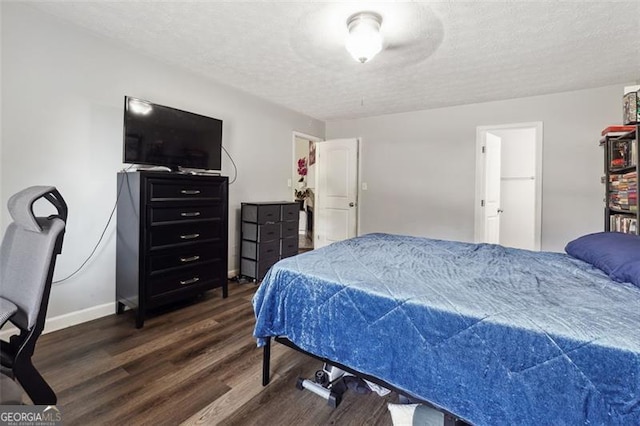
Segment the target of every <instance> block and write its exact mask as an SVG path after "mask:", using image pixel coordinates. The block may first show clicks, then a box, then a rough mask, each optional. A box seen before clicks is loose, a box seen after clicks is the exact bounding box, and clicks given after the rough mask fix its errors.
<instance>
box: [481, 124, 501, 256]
mask: <svg viewBox="0 0 640 426" xmlns="http://www.w3.org/2000/svg"><path fill="white" fill-rule="evenodd" d="M501 143H502V141H501V139H500V138H499V137H498V136H496V135H494V134H492V133H487V134H486V139H485V144H484V156H485V179H484V193H485V199H484V232H485V235H484V242H485V243H491V244H500V213H501V212H502V211H501V210H500V174H501V172H500V168H501V161H500V157H501V155H500V148H501Z"/></svg>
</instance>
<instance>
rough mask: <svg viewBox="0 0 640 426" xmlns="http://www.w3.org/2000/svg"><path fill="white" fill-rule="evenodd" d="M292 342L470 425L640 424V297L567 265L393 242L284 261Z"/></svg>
mask: <svg viewBox="0 0 640 426" xmlns="http://www.w3.org/2000/svg"><path fill="white" fill-rule="evenodd" d="M253 303H254V309H255V313H256V318H257V321H256V326H255V331H254V335H255V336H256V337H257V338H258V343H259V344H262V343H263V342H264V338H266V337H269V336H285V337H287V338H288V339H289V340H291V341H292V342H294V343H295V344H296V345H298V346H299V347H301V348H302V349H305V350H306V351H309V352H311V353H313V354H316V355H318V356H322V357H326V358H328V359H331V360H334V361H336V362H339V363H342V364H344V365H347V366H349V367H352V368H354V369H356V370H358V371H361V372H363V373H366V374H370V375H372V376H375V377H378V378H380V379H382V380H385V381H386V382H388V383H390V384H392V385H394V386H396V387H397V388H399V389H403V390H405V391H407V393H409V394H413V395H415V396H417V397H420V398H423V399H425V400H428V401H431V402H432V403H434V404H435V405H437V406H440V407H442V408H444V409H446V410H448V411H450V412H452V413H454V414H456V415H458V416H460V417H461V418H464V419H466V420H467V421H470V422H471V423H473V424H476V425H492V426H494V425H537V426H538V425H583V424H591V425H640V332H639V330H638V329H639V327H640V289H639V288H636V287H634V286H632V285H631V284H627V283H617V282H614V281H612V280H610V279H609V278H608V277H607V276H606V275H605V274H604V273H602V272H601V271H599V270H598V269H596V268H594V267H592V266H590V265H589V264H587V263H584V262H582V261H580V260H577V259H574V258H572V257H570V256H568V255H565V254H561V253H547V252H531V251H526V250H517V249H509V248H505V247H501V246H497V245H490V244H468V243H460V242H451V241H439V240H431V239H426V238H417V237H405V236H397V235H387V234H370V235H365V236H363V237H358V238H354V239H351V240H346V241H343V242H339V243H335V244H332V245H330V246H327V247H324V248H322V249H319V250H315V251H311V252H308V253H304V254H301V255H298V256H295V257H292V258H288V259H284V260H282V261H280V262H278V263H277V264H276V265H275V266H274V267H273V268H272V269H271V271H270V272H269V273H268V275H267V276H266V277H265V279H264V281H263V282H262V284H261V286H260V288H259V290H258V292H257V293H256V295H255V297H254V300H253Z"/></svg>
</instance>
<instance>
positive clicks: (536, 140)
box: [475, 122, 542, 250]
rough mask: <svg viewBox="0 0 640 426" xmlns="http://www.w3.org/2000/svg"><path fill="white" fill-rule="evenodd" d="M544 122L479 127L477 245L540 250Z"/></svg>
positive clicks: (476, 206) (477, 154) (477, 153)
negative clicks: (487, 244) (488, 244)
mask: <svg viewBox="0 0 640 426" xmlns="http://www.w3.org/2000/svg"><path fill="white" fill-rule="evenodd" d="M541 225H542V123H541V122H534V123H517V124H506V125H496V126H479V127H478V128H477V132H476V204H475V241H476V242H485V243H492V244H501V245H503V246H507V247H515V248H522V249H528V250H540V241H541V228H542V226H541Z"/></svg>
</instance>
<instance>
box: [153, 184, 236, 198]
mask: <svg viewBox="0 0 640 426" xmlns="http://www.w3.org/2000/svg"><path fill="white" fill-rule="evenodd" d="M223 191H224V183H223V182H211V181H207V182H200V181H198V180H195V181H193V180H185V181H184V182H176V181H175V180H163V179H152V180H149V199H150V200H151V201H162V200H201V199H202V200H203V199H216V200H221V199H222V194H223V193H224V192H223Z"/></svg>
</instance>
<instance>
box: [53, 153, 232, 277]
mask: <svg viewBox="0 0 640 426" xmlns="http://www.w3.org/2000/svg"><path fill="white" fill-rule="evenodd" d="M222 149H223V150H224V152H225V153H226V154H227V157H229V160H231V164H233V170H234V172H233V179H232V180H231V181H230V182H229V185H231V184H233V183H234V182H235V181H236V179H237V178H238V167H237V166H236V163H235V161H233V158H232V157H231V155H230V154H229V151H227V150H226V148H225V147H224V146H222ZM131 167H133V164H132V165H130V166H129V167H127V168H126V169H122V172H123V173H124V176H125V179H126V181H127V185H129V175H127V172H128V171H129V169H130V168H131ZM125 179H123V180H122V181H121V182H120V186H119V187H118V194H117V195H116V202H115V204H114V205H113V209H111V214H109V219H108V220H107V224H106V225H105V226H104V229H103V230H102V233H101V234H100V238H99V239H98V242H97V243H96V245H95V246H94V247H93V250H91V253H90V254H89V256H88V257H87V258H86V259H85V260H84V262H82V264H81V265H80V266H79V267H78V268H77V269H76V270H75V271H73V272H72V273H71V274H69V275H67V276H66V277H64V278H62V279H60V280H56V281H54V282H53V283H52V284H59V283H61V282H64V281H67V280H68V279H70V278H71V277H73V276H74V275H76V274H77V273H78V272H80V271H81V270H82V268H84V266H85V265H86V264H87V262H89V260H91V258H92V257H93V255H94V254H95V253H96V250H98V247H99V246H100V243H101V242H102V239H103V238H104V236H105V234H106V233H107V229H108V228H109V224H110V223H111V220H112V219H113V214H114V213H115V212H116V208H117V207H118V200H119V199H120V194H121V193H122V186H123V184H124V181H125Z"/></svg>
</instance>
